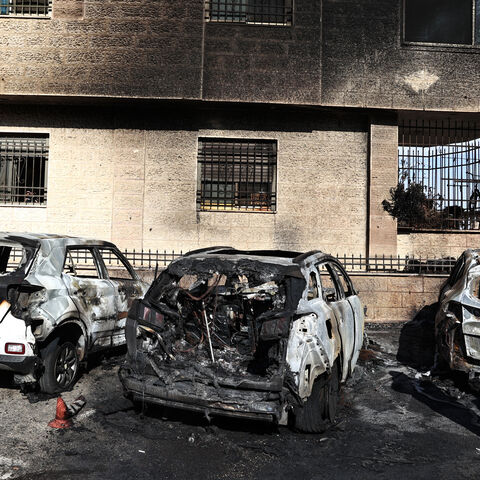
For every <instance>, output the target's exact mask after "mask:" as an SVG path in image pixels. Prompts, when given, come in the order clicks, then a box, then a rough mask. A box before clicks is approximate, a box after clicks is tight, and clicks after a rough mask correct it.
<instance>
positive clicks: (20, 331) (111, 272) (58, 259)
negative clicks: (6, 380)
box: [0, 233, 147, 393]
mask: <svg viewBox="0 0 480 480" xmlns="http://www.w3.org/2000/svg"><path fill="white" fill-rule="evenodd" d="M146 290H147V285H146V284H145V283H143V282H141V281H140V280H139V278H138V276H137V274H136V273H135V272H134V270H133V269H132V267H131V265H130V264H129V263H128V261H127V260H126V258H125V257H124V256H123V255H122V254H121V253H120V251H119V250H118V249H117V248H116V247H115V245H113V244H112V243H108V242H102V241H97V240H87V239H82V238H74V237H63V236H56V235H34V234H13V233H0V297H1V298H0V301H1V304H0V369H1V370H8V371H11V372H14V374H15V381H16V382H17V383H32V382H37V381H38V383H39V384H40V387H41V389H42V390H43V391H45V392H48V393H54V392H57V391H61V390H65V389H68V388H69V387H71V386H72V385H73V384H74V383H75V381H76V379H77V376H78V372H79V366H80V362H82V361H84V360H85V359H86V357H87V354H88V353H90V352H92V351H94V350H98V349H103V348H109V347H113V346H116V345H121V344H123V343H125V321H126V317H127V311H128V308H129V306H130V305H131V304H132V302H133V301H134V300H135V299H136V298H139V297H142V296H143V295H144V293H145V291H146Z"/></svg>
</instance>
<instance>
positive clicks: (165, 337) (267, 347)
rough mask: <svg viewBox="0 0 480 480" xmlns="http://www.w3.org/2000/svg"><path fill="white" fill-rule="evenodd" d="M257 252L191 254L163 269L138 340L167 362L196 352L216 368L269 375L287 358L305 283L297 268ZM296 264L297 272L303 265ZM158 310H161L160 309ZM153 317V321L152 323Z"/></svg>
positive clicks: (197, 357)
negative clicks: (225, 256) (267, 260)
mask: <svg viewBox="0 0 480 480" xmlns="http://www.w3.org/2000/svg"><path fill="white" fill-rule="evenodd" d="M265 265H266V264H264V263H262V264H259V262H255V261H252V260H246V259H242V260H240V261H238V262H232V261H221V260H218V259H216V260H212V259H208V260H191V259H188V260H187V261H184V262H179V263H175V264H173V265H172V266H171V268H170V269H169V270H168V271H166V272H164V273H163V274H162V277H161V278H160V279H159V281H158V282H157V283H156V284H155V286H154V288H152V290H151V292H150V294H149V295H148V300H149V302H150V303H151V305H152V307H154V308H155V309H156V310H157V312H154V311H148V312H147V315H145V312H144V314H143V315H142V317H143V319H144V320H145V321H146V323H147V325H144V326H141V325H140V326H139V332H138V333H139V335H140V338H139V347H140V348H141V349H142V350H144V351H148V352H151V353H153V352H155V353H156V354H157V355H160V357H159V358H158V357H157V359H159V360H160V359H161V360H163V361H166V362H167V363H177V362H180V363H181V362H182V361H185V360H188V361H189V362H192V360H193V359H195V365H196V366H197V367H198V366H208V367H209V368H212V367H213V366H214V370H215V371H216V372H217V373H220V372H222V371H223V373H225V374H241V375H247V374H250V375H253V376H260V377H271V376H272V375H273V374H274V373H276V372H277V371H278V369H279V367H280V366H281V364H282V362H283V361H284V358H285V352H284V349H285V342H282V341H280V340H281V339H285V338H286V337H288V333H289V327H290V321H291V318H292V315H293V314H294V312H295V310H296V307H297V304H298V300H299V298H300V296H301V294H302V291H303V289H304V287H305V280H304V279H303V276H301V273H300V271H299V270H298V269H294V268H289V270H291V272H289V273H294V274H295V275H294V276H292V275H288V274H286V273H288V272H285V269H286V268H285V267H282V266H278V265H273V264H272V265H271V266H270V267H269V268H265ZM297 272H298V273H297ZM158 312H160V315H159V314H158ZM148 324H150V325H151V326H152V327H153V328H149V326H148Z"/></svg>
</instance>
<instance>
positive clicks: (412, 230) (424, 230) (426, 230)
mask: <svg viewBox="0 0 480 480" xmlns="http://www.w3.org/2000/svg"><path fill="white" fill-rule="evenodd" d="M410 233H435V234H437V235H441V234H449V235H450V234H455V233H456V234H460V235H480V230H448V229H443V230H442V229H433V228H411V227H398V228H397V234H399V235H404V234H410Z"/></svg>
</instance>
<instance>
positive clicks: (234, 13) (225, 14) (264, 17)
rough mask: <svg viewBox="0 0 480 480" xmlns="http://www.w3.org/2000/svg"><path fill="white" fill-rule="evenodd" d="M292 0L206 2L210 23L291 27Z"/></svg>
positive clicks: (214, 0)
mask: <svg viewBox="0 0 480 480" xmlns="http://www.w3.org/2000/svg"><path fill="white" fill-rule="evenodd" d="M292 1H293V0H207V2H206V8H205V19H206V20H207V21H210V22H227V23H255V24H261V25H291V24H292Z"/></svg>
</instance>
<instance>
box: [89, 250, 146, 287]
mask: <svg viewBox="0 0 480 480" xmlns="http://www.w3.org/2000/svg"><path fill="white" fill-rule="evenodd" d="M95 250H96V253H97V254H98V258H99V261H100V262H101V263H102V267H103V269H104V271H105V278H106V279H108V280H111V281H112V282H118V281H128V282H137V281H138V276H137V274H136V272H135V270H134V269H133V267H132V266H131V265H130V263H129V261H128V260H127V259H126V258H125V256H124V255H123V254H122V252H120V250H118V249H116V248H113V247H103V246H97V247H95ZM102 250H108V251H110V252H112V253H113V254H115V255H116V256H117V258H118V259H119V260H120V262H122V265H123V266H124V267H125V269H126V270H127V271H128V273H129V274H130V276H131V278H112V277H110V274H109V272H108V266H107V264H106V263H105V260H104V258H103V255H102Z"/></svg>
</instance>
